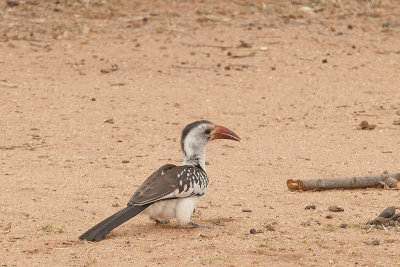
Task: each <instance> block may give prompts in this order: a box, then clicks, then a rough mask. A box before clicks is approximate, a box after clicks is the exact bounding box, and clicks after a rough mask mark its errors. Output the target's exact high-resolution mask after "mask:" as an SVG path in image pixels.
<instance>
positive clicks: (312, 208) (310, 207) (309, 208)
mask: <svg viewBox="0 0 400 267" xmlns="http://www.w3.org/2000/svg"><path fill="white" fill-rule="evenodd" d="M305 209H306V210H315V209H316V207H315V205H312V204H311V205H307V206H306V207H305Z"/></svg>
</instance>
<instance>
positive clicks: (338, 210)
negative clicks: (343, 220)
mask: <svg viewBox="0 0 400 267" xmlns="http://www.w3.org/2000/svg"><path fill="white" fill-rule="evenodd" d="M328 210H329V211H332V212H342V211H344V209H343V208H341V207H339V206H329V207H328Z"/></svg>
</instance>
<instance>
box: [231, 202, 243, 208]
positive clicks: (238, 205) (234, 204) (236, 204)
mask: <svg viewBox="0 0 400 267" xmlns="http://www.w3.org/2000/svg"><path fill="white" fill-rule="evenodd" d="M233 206H236V207H240V206H242V204H240V203H233Z"/></svg>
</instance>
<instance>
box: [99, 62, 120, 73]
mask: <svg viewBox="0 0 400 267" xmlns="http://www.w3.org/2000/svg"><path fill="white" fill-rule="evenodd" d="M117 70H118V65H117V64H112V65H111V67H110V68H106V69H101V70H100V72H101V73H110V72H113V71H117Z"/></svg>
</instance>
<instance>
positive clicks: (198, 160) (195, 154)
mask: <svg viewBox="0 0 400 267" xmlns="http://www.w3.org/2000/svg"><path fill="white" fill-rule="evenodd" d="M182 165H192V166H200V167H201V168H202V169H203V170H206V152H205V150H204V149H201V150H197V151H186V152H185V158H184V160H183V163H182Z"/></svg>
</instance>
